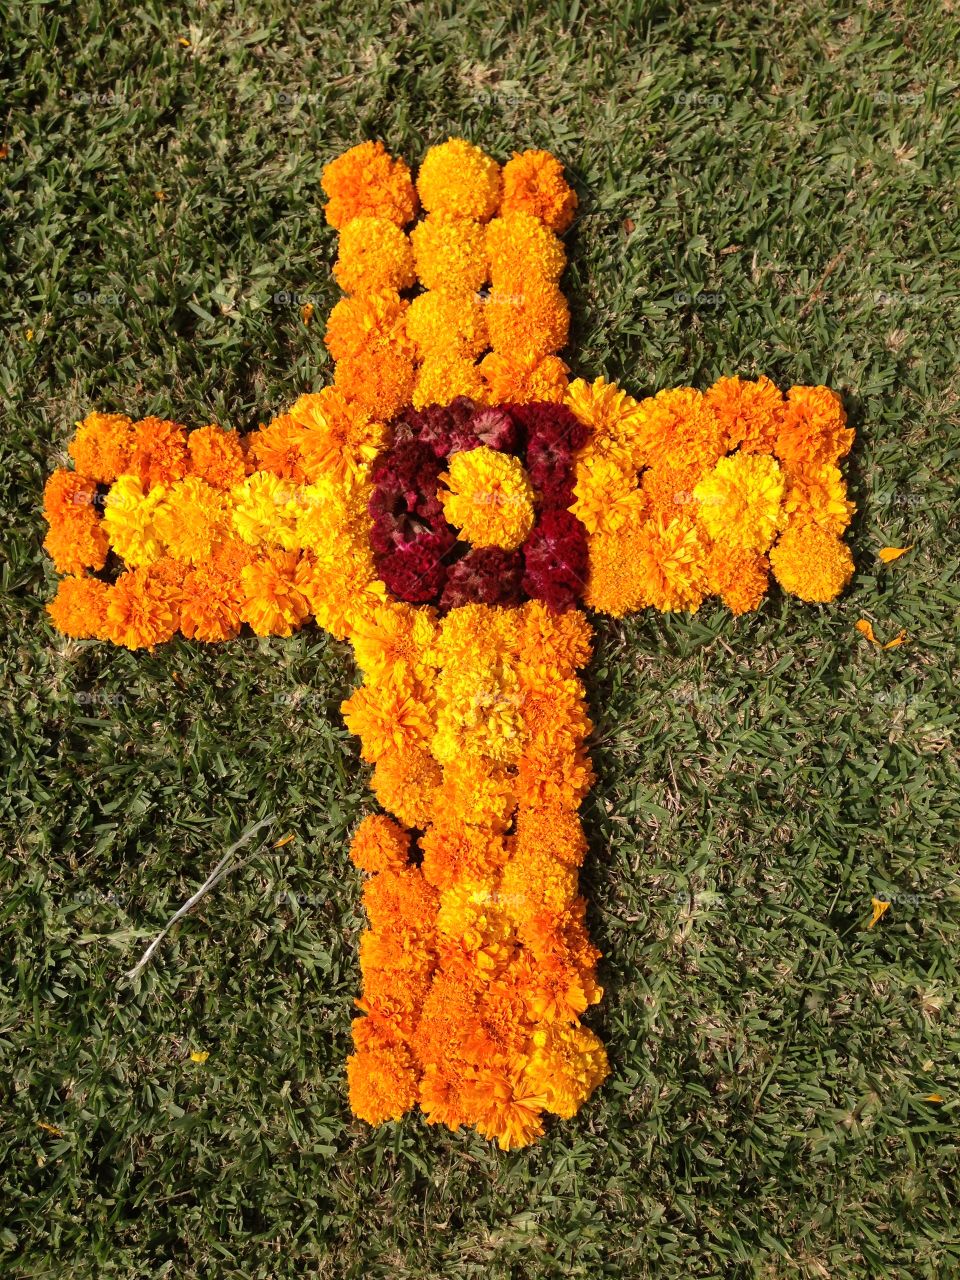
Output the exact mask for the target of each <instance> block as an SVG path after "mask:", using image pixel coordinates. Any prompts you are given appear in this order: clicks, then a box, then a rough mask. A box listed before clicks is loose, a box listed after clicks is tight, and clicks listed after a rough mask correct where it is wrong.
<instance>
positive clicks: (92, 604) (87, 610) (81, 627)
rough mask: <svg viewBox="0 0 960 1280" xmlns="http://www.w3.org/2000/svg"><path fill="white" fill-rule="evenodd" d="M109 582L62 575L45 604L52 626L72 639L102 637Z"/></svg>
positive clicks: (109, 589) (108, 595)
mask: <svg viewBox="0 0 960 1280" xmlns="http://www.w3.org/2000/svg"><path fill="white" fill-rule="evenodd" d="M110 591H111V588H110V584H109V583H107V582H101V581H100V579H99V578H86V577H72V578H61V579H60V581H59V583H58V584H57V594H56V595H55V596H54V598H53V599H52V600H51V601H50V603H49V604H48V605H47V613H49V615H50V619H51V621H52V622H53V625H54V626H55V627H56V628H57V630H58V631H60V632H62V633H63V635H65V636H71V637H72V638H73V639H74V640H86V639H89V638H91V637H92V638H94V639H97V640H102V639H104V638H105V635H104V627H105V622H106V616H107V602H108V600H109V598H110Z"/></svg>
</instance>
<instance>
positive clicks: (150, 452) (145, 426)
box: [127, 418, 188, 489]
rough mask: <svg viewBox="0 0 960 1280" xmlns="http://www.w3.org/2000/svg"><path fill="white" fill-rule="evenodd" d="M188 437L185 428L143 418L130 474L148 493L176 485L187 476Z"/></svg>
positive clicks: (136, 431) (135, 439)
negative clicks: (157, 485)
mask: <svg viewBox="0 0 960 1280" xmlns="http://www.w3.org/2000/svg"><path fill="white" fill-rule="evenodd" d="M187 458H188V454H187V436H186V432H185V431H184V429H183V427H181V426H180V425H179V424H178V423H176V422H168V421H167V420H166V419H165V418H141V420H140V421H139V422H135V423H134V424H133V449H132V451H131V454H130V462H129V466H128V467H127V470H129V471H130V472H131V473H132V474H133V475H135V476H137V477H138V478H139V480H140V483H141V484H142V485H143V487H144V488H145V489H149V488H151V486H152V485H155V484H172V483H173V481H174V480H182V479H183V477H184V476H185V475H186V474H187Z"/></svg>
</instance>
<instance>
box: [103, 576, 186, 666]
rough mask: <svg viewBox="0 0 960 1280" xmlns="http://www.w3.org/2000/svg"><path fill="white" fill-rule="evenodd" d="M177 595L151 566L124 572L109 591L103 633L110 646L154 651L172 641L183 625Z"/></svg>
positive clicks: (166, 579) (168, 582)
mask: <svg viewBox="0 0 960 1280" xmlns="http://www.w3.org/2000/svg"><path fill="white" fill-rule="evenodd" d="M177 596H178V592H177V590H176V588H175V587H173V586H172V584H171V582H170V580H169V577H168V575H166V574H163V573H157V572H155V571H154V570H153V569H152V568H151V567H143V568H139V569H130V570H128V572H126V573H121V575H120V577H119V578H118V579H117V580H116V582H115V583H114V584H113V586H112V587H111V588H110V594H109V597H108V599H107V610H106V617H105V619H104V624H103V632H104V635H105V636H106V638H107V639H108V640H109V641H110V643H111V644H120V645H123V646H124V647H125V648H127V649H153V647H154V646H155V645H158V644H163V643H164V642H165V641H167V640H171V639H172V638H173V636H174V635H175V633H176V630H177V627H178V625H179V622H180V614H179V607H178V599H177Z"/></svg>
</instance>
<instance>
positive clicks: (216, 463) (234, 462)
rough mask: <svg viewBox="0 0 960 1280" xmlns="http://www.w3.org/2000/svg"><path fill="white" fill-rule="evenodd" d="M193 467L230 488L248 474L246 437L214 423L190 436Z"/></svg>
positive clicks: (218, 485) (221, 486) (216, 485)
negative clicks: (244, 442)
mask: <svg viewBox="0 0 960 1280" xmlns="http://www.w3.org/2000/svg"><path fill="white" fill-rule="evenodd" d="M187 449H188V450H189V453H190V469H191V470H192V472H193V474H194V475H195V476H199V478H200V479H201V480H206V482H207V484H212V485H213V487H214V488H215V489H230V488H232V487H233V486H234V485H235V484H239V483H240V482H241V481H242V480H243V479H244V478H245V477H246V474H247V464H246V460H245V457H244V450H243V441H242V440H241V438H240V436H239V435H238V434H237V432H236V431H226V430H224V428H223V427H218V426H217V425H216V423H211V424H210V426H208V427H198V428H197V430H196V431H191V432H190V434H189V435H188V436H187Z"/></svg>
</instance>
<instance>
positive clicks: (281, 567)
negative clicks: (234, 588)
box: [240, 551, 310, 636]
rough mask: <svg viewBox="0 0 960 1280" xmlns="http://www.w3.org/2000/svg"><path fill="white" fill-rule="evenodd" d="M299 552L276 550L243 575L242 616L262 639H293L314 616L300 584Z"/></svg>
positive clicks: (250, 566) (250, 567) (257, 561)
mask: <svg viewBox="0 0 960 1280" xmlns="http://www.w3.org/2000/svg"><path fill="white" fill-rule="evenodd" d="M296 570H297V553H296V552H295V551H288V552H282V551H273V552H270V553H268V554H266V555H262V556H260V557H259V558H258V559H256V560H254V561H253V562H252V563H251V564H248V565H246V566H245V567H244V568H243V569H242V570H241V573H240V581H241V584H242V588H243V593H244V598H243V602H242V603H241V606H240V616H241V618H242V619H243V621H244V622H247V623H249V624H250V626H251V627H252V628H253V630H254V631H255V632H256V633H257V635H258V636H289V635H292V634H293V632H294V631H295V630H296V629H297V628H298V627H299V626H300V625H301V623H303V622H305V621H306V619H307V618H308V617H309V616H310V607H309V605H308V604H307V602H306V600H305V599H304V597H303V595H302V594H301V592H300V591H299V590H298V588H297V585H296Z"/></svg>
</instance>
